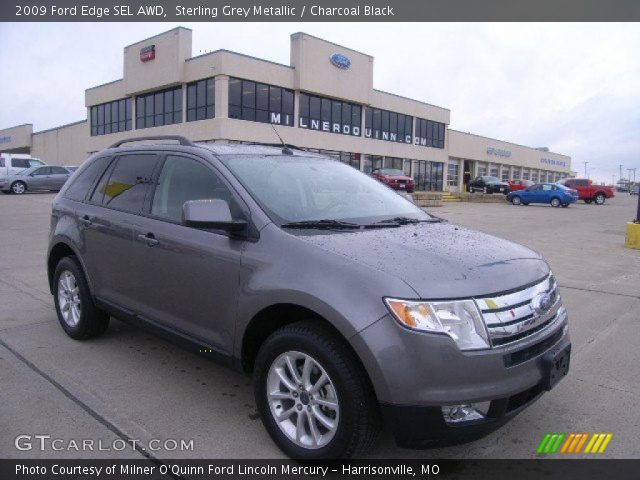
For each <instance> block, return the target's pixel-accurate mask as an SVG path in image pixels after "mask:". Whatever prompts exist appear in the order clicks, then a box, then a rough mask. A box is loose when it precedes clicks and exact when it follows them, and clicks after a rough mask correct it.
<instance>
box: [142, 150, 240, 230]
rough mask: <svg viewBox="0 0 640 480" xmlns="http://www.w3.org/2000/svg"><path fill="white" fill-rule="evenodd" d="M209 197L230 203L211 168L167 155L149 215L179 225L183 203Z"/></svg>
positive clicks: (230, 200) (231, 199)
mask: <svg viewBox="0 0 640 480" xmlns="http://www.w3.org/2000/svg"><path fill="white" fill-rule="evenodd" d="M212 198H216V199H222V200H226V201H227V203H229V205H231V204H232V203H233V198H232V196H231V193H230V192H229V190H228V189H227V187H226V186H225V185H224V184H223V183H222V182H221V181H220V179H219V178H218V176H217V175H216V174H215V173H214V172H213V170H212V169H211V168H209V167H207V166H206V165H204V164H203V163H201V162H199V161H197V160H194V159H192V158H188V157H181V156H173V155H170V156H168V157H167V160H166V161H165V162H164V165H163V167H162V172H161V173H160V178H159V179H158V185H157V186H156V189H155V194H154V197H153V204H152V206H151V214H152V215H155V216H158V217H162V218H165V219H167V220H171V221H173V222H181V221H182V206H183V205H184V203H185V202H188V201H189V200H205V199H212Z"/></svg>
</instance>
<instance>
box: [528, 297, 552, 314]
mask: <svg viewBox="0 0 640 480" xmlns="http://www.w3.org/2000/svg"><path fill="white" fill-rule="evenodd" d="M531 303H532V304H533V308H534V310H535V311H536V313H538V314H543V313H546V312H547V311H548V310H549V309H550V308H551V303H552V300H551V296H550V295H549V294H548V293H541V294H539V295H538V296H536V297H535V298H534V299H533V301H532V302H531Z"/></svg>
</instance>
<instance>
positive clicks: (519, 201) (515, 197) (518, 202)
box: [511, 195, 522, 205]
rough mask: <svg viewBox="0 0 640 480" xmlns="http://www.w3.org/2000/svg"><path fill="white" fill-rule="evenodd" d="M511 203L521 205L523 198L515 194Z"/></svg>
mask: <svg viewBox="0 0 640 480" xmlns="http://www.w3.org/2000/svg"><path fill="white" fill-rule="evenodd" d="M511 203H512V204H514V205H520V204H521V203H522V199H521V198H520V197H519V196H517V195H514V196H513V197H511Z"/></svg>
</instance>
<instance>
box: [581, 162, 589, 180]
mask: <svg viewBox="0 0 640 480" xmlns="http://www.w3.org/2000/svg"><path fill="white" fill-rule="evenodd" d="M582 163H584V176H585V178H586V177H587V165H588V164H589V162H582Z"/></svg>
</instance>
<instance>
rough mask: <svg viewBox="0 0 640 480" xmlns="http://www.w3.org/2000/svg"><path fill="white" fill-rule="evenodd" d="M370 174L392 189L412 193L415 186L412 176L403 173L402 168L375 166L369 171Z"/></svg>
mask: <svg viewBox="0 0 640 480" xmlns="http://www.w3.org/2000/svg"><path fill="white" fill-rule="evenodd" d="M371 176H372V177H373V178H375V179H376V180H378V181H380V182H382V183H384V184H385V185H386V186H388V187H391V188H393V189H394V190H403V191H406V192H407V193H413V189H414V188H415V183H414V181H413V178H411V177H409V176H407V175H405V174H404V172H403V171H402V170H399V169H397V168H376V169H375V170H374V171H372V172H371Z"/></svg>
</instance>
